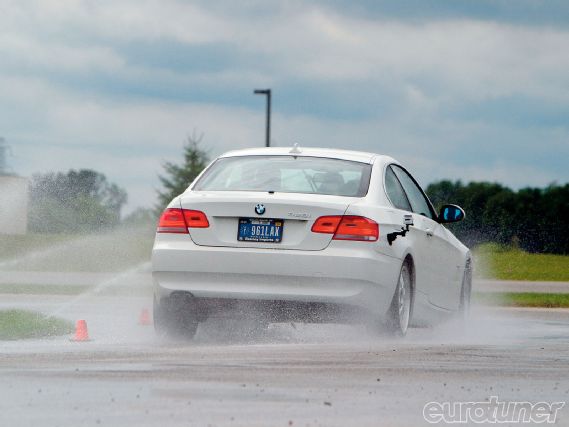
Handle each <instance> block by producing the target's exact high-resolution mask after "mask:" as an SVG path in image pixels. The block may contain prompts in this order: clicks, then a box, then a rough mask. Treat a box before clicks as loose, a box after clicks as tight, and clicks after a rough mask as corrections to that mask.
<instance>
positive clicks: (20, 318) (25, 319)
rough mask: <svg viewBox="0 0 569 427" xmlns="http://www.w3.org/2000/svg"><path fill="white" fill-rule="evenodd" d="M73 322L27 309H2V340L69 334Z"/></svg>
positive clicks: (0, 313)
mask: <svg viewBox="0 0 569 427" xmlns="http://www.w3.org/2000/svg"><path fill="white" fill-rule="evenodd" d="M72 332H73V323H71V322H69V321H67V320H64V319H60V318H56V317H48V316H45V315H43V314H41V313H37V312H34V311H27V310H2V311H0V340H20V339H26V338H43V337H51V336H58V335H67V334H70V333H72Z"/></svg>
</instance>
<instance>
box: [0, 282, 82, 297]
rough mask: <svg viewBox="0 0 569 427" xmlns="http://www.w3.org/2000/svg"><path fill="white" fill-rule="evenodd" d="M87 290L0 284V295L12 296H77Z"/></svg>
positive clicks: (78, 286) (56, 286)
mask: <svg viewBox="0 0 569 427" xmlns="http://www.w3.org/2000/svg"><path fill="white" fill-rule="evenodd" d="M89 289H90V288H89V287H86V286H81V285H49V286H48V285H27V284H14V285H11V284H0V294H12V295H79V294H81V293H83V292H85V291H87V290H89Z"/></svg>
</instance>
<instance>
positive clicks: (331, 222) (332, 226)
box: [312, 215, 342, 234]
mask: <svg viewBox="0 0 569 427" xmlns="http://www.w3.org/2000/svg"><path fill="white" fill-rule="evenodd" d="M341 220H342V216H341V215H336V216H321V217H320V218H318V219H317V220H316V221H314V224H313V225H312V232H313V233H325V234H334V233H335V232H336V229H337V228H338V225H339V224H340V221H341Z"/></svg>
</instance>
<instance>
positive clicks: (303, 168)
mask: <svg viewBox="0 0 569 427" xmlns="http://www.w3.org/2000/svg"><path fill="white" fill-rule="evenodd" d="M370 175H371V165H369V164H367V163H360V162H352V161H348V160H339V159H328V158H322V157H293V156H242V157H225V158H221V159H218V160H217V161H216V162H215V163H214V164H213V165H212V166H211V167H210V168H209V169H208V170H207V172H206V173H205V174H204V175H203V176H202V177H201V178H200V179H199V180H198V182H197V183H196V185H195V186H194V188H193V190H195V191H266V192H269V191H274V192H281V193H306V194H330V195H335V196H347V197H363V196H365V195H366V193H367V190H368V186H369V178H370Z"/></svg>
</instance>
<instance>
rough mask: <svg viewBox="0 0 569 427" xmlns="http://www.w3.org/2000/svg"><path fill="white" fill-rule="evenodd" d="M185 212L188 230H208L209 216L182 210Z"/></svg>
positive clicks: (199, 212)
mask: <svg viewBox="0 0 569 427" xmlns="http://www.w3.org/2000/svg"><path fill="white" fill-rule="evenodd" d="M182 211H184V218H185V219H186V224H187V226H188V228H208V227H209V221H208V220H207V216H205V214H204V213H203V212H202V211H192V210H189V209H182Z"/></svg>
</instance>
